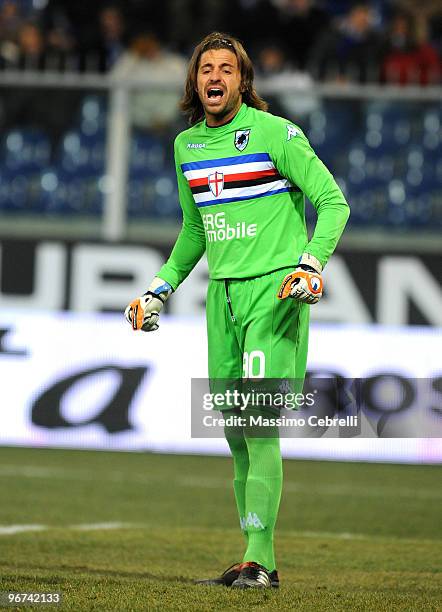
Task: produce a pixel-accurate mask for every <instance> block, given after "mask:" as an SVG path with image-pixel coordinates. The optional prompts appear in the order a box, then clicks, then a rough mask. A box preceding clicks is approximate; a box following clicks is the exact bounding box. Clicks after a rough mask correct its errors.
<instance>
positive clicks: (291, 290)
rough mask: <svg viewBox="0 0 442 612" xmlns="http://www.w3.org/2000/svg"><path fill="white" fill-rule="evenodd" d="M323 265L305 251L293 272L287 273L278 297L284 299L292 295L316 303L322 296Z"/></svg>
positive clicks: (296, 298)
mask: <svg viewBox="0 0 442 612" xmlns="http://www.w3.org/2000/svg"><path fill="white" fill-rule="evenodd" d="M321 273H322V265H321V263H320V262H319V261H318V260H317V259H316V257H313V255H310V253H303V254H302V256H301V257H300V258H299V262H298V265H297V266H296V268H295V270H294V271H293V272H290V274H287V276H286V277H285V278H284V280H283V281H282V283H281V286H280V288H279V291H278V293H277V298H278V299H280V300H284V299H285V298H287V297H291V298H293V299H295V300H298V301H299V302H306V303H307V304H316V302H319V300H320V298H321V296H322V289H323V282H322V275H321Z"/></svg>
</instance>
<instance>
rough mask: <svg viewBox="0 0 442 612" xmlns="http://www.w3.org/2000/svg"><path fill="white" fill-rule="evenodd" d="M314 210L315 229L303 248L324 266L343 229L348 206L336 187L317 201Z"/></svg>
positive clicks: (348, 210) (348, 213) (348, 211)
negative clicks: (316, 218)
mask: <svg viewBox="0 0 442 612" xmlns="http://www.w3.org/2000/svg"><path fill="white" fill-rule="evenodd" d="M316 210H317V212H318V220H317V222H316V227H315V231H314V233H313V236H312V239H311V240H310V242H309V243H308V245H307V246H306V248H305V249H304V250H305V251H306V252H307V253H311V254H312V255H314V256H315V257H316V258H317V259H319V261H320V262H321V264H322V265H323V266H325V264H326V263H327V261H328V260H329V258H330V256H331V255H332V253H333V251H334V250H335V248H336V245H337V244H338V241H339V238H340V237H341V235H342V232H343V231H344V228H345V225H346V223H347V219H348V217H349V215H350V208H349V206H348V204H347V202H346V201H345V198H344V196H343V195H342V192H341V190H340V189H339V188H338V187H337V191H334V192H333V193H332V194H331V195H330V197H329V198H324V200H323V201H322V202H320V203H317V206H316Z"/></svg>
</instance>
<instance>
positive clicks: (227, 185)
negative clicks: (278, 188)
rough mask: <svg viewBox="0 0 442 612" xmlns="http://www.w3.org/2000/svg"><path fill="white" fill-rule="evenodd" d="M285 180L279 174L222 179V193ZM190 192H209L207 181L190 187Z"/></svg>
mask: <svg viewBox="0 0 442 612" xmlns="http://www.w3.org/2000/svg"><path fill="white" fill-rule="evenodd" d="M280 180H285V179H284V177H283V176H281V175H280V174H273V175H272V176H262V177H260V178H254V179H251V180H249V181H226V180H225V179H224V188H223V193H225V194H228V192H229V190H231V189H244V188H245V187H256V186H258V185H266V184H267V183H274V182H275V181H280ZM191 190H192V193H193V194H194V195H195V194H196V193H206V192H207V193H211V191H210V188H209V186H208V183H207V181H206V184H205V185H199V186H198V187H192V188H191Z"/></svg>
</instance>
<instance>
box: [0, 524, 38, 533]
mask: <svg viewBox="0 0 442 612" xmlns="http://www.w3.org/2000/svg"><path fill="white" fill-rule="evenodd" d="M46 529H47V526H46V525H0V535H15V534H16V533H24V532H26V531H46Z"/></svg>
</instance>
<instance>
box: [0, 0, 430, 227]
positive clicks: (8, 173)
mask: <svg viewBox="0 0 442 612" xmlns="http://www.w3.org/2000/svg"><path fill="white" fill-rule="evenodd" d="M213 29H220V30H221V29H222V30H225V31H228V32H230V33H232V34H234V35H236V36H238V37H240V38H241V39H242V40H243V41H244V43H245V45H246V48H247V49H248V50H249V52H250V54H251V55H252V57H253V59H254V62H255V67H256V71H257V74H258V76H261V77H265V79H266V82H267V83H273V84H274V85H275V92H276V91H277V92H279V93H271V94H270V95H267V94H265V95H264V97H265V98H267V99H268V100H269V102H270V110H271V111H272V112H274V113H276V114H280V115H282V116H285V117H288V118H290V119H292V120H293V121H294V122H295V123H298V124H299V125H301V127H302V128H303V129H304V131H305V132H306V133H307V135H308V137H309V139H310V141H311V143H312V145H313V146H314V148H315V150H316V151H317V152H318V154H319V155H320V157H321V158H322V159H323V160H324V161H325V162H326V164H327V165H328V166H329V168H330V169H331V171H332V172H333V173H334V174H335V176H336V177H337V179H338V181H339V182H340V184H341V186H342V188H343V189H344V191H345V193H346V195H347V197H348V199H349V202H350V204H351V207H352V215H351V219H350V223H351V225H353V226H355V225H361V226H363V227H368V226H385V225H387V226H389V227H400V228H404V227H408V228H412V229H417V228H429V229H435V228H436V227H439V228H440V227H442V192H441V190H442V188H441V185H442V127H441V108H442V107H441V103H440V99H439V100H437V98H436V99H435V98H434V96H433V98H431V99H428V100H425V99H424V98H423V99H422V100H420V101H416V100H413V101H411V100H407V99H404V100H398V99H397V98H396V99H392V100H388V99H379V100H377V99H376V98H373V97H371V98H366V99H365V98H364V97H363V96H361V97H359V98H358V97H356V98H353V99H340V98H339V97H338V98H336V97H333V96H331V97H326V96H325V97H324V96H322V97H320V96H318V95H317V94H316V93H315V91H314V89H313V90H312V89H309V88H308V87H306V95H305V96H304V97H303V96H302V95H300V94H296V95H295V96H294V95H293V94H287V95H284V87H285V86H286V84H287V83H290V82H294V83H295V84H297V85H298V86H301V87H302V86H303V85H312V84H313V83H314V82H315V81H318V80H319V81H325V82H328V83H329V82H332V83H334V84H335V85H336V86H339V84H341V83H346V82H352V83H354V84H357V83H378V84H379V83H383V84H400V85H402V86H406V85H418V86H420V87H419V90H420V91H421V92H422V95H423V96H425V92H426V91H428V90H429V87H428V86H429V85H439V84H440V77H441V59H440V58H441V50H442V49H441V42H442V37H441V33H442V8H441V4H440V1H434V0H420V2H413V1H411V0H396V1H393V0H392V1H390V2H386V1H384V2H381V1H372V2H369V3H360V2H349V1H346V0H338V1H333V2H332V1H331V0H329V1H327V2H326V1H324V2H315V1H314V0H229V2H221V1H219V0H204V1H202V0H168V1H164V2H156V1H155V2H154V1H148V0H125V1H124V2H120V3H114V2H113V3H112V4H109V2H105V1H101V0H96V1H95V2H89V1H86V0H77V1H76V2H65V1H64V0H3V1H0V64H1V69H2V72H1V71H0V85H1V79H2V76H1V74H2V73H3V74H6V72H8V71H9V72H11V71H12V72H14V71H15V72H16V71H17V70H19V71H23V70H25V71H27V72H34V73H35V71H37V72H38V71H41V70H43V71H44V72H45V73H46V72H53V71H62V72H79V73H85V74H88V73H94V74H95V73H98V72H101V73H106V74H110V75H112V76H114V77H115V78H116V79H117V81H118V79H119V78H125V77H131V78H133V77H135V78H137V79H139V80H141V81H142V80H143V79H144V78H145V77H149V76H154V77H156V76H159V77H163V78H164V77H166V80H171V81H174V82H177V83H182V82H183V81H184V78H185V71H186V63H187V57H188V56H189V54H190V53H191V52H192V49H193V45H194V44H195V43H196V42H198V40H199V39H200V38H201V37H202V36H204V34H206V33H207V32H209V31H211V30H213ZM5 82H6V81H5ZM14 83H16V82H14ZM281 85H282V87H281ZM270 91H272V88H270ZM0 94H1V98H0V128H1V130H2V138H1V140H0V211H1V212H7V213H20V214H21V213H23V212H28V213H29V212H30V213H38V214H43V213H44V214H47V215H59V214H62V215H72V214H83V215H84V214H86V215H100V214H101V212H102V210H103V202H104V199H105V195H106V193H107V192H108V190H109V189H110V188H111V187H110V183H109V177H107V176H106V168H105V157H106V156H105V147H106V138H107V120H108V107H109V104H108V92H107V91H106V90H101V91H98V90H96V91H93V89H92V87H91V89H90V90H86V89H85V90H81V89H68V90H67V89H62V88H54V89H48V88H43V87H41V88H39V87H38V86H36V85H34V86H33V87H23V88H20V87H19V86H17V84H15V85H13V86H8V87H5V86H3V87H0ZM178 98H179V94H178V93H177V92H175V91H164V90H163V91H161V89H158V88H146V87H144V88H143V89H137V90H134V91H132V92H131V93H130V104H129V113H130V120H131V127H132V130H131V135H130V154H129V160H128V185H127V203H128V213H129V217H130V218H138V217H143V218H152V217H153V218H162V219H171V220H176V219H178V218H179V204H178V198H177V194H176V187H175V177H174V165H173V160H172V159H171V155H172V140H173V137H174V136H175V135H176V133H177V131H178V130H180V129H183V128H184V127H185V124H184V122H183V119H182V118H180V116H179V113H178V110H177V102H178ZM48 99H50V103H49V104H48Z"/></svg>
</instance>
